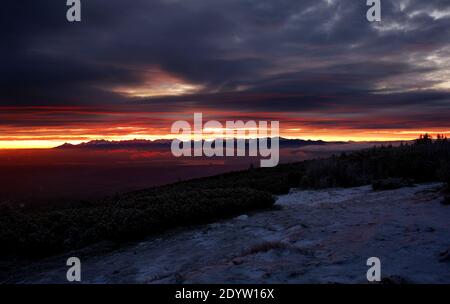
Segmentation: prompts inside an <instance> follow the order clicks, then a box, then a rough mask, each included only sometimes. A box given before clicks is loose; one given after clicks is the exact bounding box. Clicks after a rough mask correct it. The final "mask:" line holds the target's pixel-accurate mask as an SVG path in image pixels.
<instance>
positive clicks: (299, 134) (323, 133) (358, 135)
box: [0, 128, 450, 149]
mask: <svg viewBox="0 0 450 304" xmlns="http://www.w3.org/2000/svg"><path fill="white" fill-rule="evenodd" d="M69 133H70V132H69ZM424 133H428V134H431V135H432V136H433V137H435V136H436V134H445V135H447V134H450V131H449V130H446V131H440V130H396V131H392V130H336V131H333V130H331V129H326V130H302V129H301V128H294V129H284V130H282V131H281V132H280V136H281V137H284V138H289V139H304V140H323V141H357V142H367V141H402V140H404V141H407V140H414V139H416V138H418V137H419V135H420V134H424ZM216 137H217V136H216ZM173 138H179V139H182V140H189V139H192V136H187V137H186V136H185V137H183V136H179V135H176V134H156V135H155V134H153V135H151V134H142V133H130V134H123V135H104V136H103V135H101V134H89V135H73V136H70V135H68V136H65V137H52V136H39V135H36V136H33V135H31V134H30V136H18V137H12V136H11V137H4V136H0V149H49V148H54V147H57V146H60V145H63V144H64V143H70V144H80V143H83V142H88V141H91V140H109V141H123V140H134V139H145V140H157V139H173ZM203 138H204V139H208V140H210V139H213V138H214V135H211V134H208V135H205V136H204V137H203Z"/></svg>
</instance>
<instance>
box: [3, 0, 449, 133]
mask: <svg viewBox="0 0 450 304" xmlns="http://www.w3.org/2000/svg"><path fill="white" fill-rule="evenodd" d="M365 2H366V1H363V0H361V1H359V0H358V1H355V0H324V1H320V0H303V1H298V0H277V1H265V0H227V1H215V0H214V1H211V0H183V1H181V0H153V1H145V0H135V1H131V2H127V3H125V2H124V1H119V0H90V1H82V22H81V23H69V22H67V21H66V19H65V14H66V9H67V7H66V5H65V1H62V0H61V1H54V0H40V1H22V0H16V1H10V2H9V3H5V4H2V11H3V12H2V13H3V14H5V15H6V16H2V19H1V20H2V21H1V22H2V26H1V27H0V35H1V38H2V40H3V41H2V47H1V51H0V53H1V56H2V58H3V60H2V73H1V74H0V84H1V91H0V109H1V113H0V116H1V118H2V120H1V121H0V130H3V134H2V135H4V134H7V135H8V134H9V136H14V134H16V133H17V132H19V131H23V130H24V129H26V128H37V127H39V126H40V127H42V126H44V127H46V128H53V129H55V128H56V127H59V128H63V129H64V128H65V129H73V128H76V126H77V124H82V125H83V127H86V128H88V129H89V128H91V129H95V130H100V129H101V128H104V127H105V126H106V125H107V124H113V125H115V126H118V127H125V126H127V125H135V124H138V125H139V127H143V128H145V127H148V128H151V129H152V130H153V131H154V132H156V131H155V130H160V132H162V131H161V130H163V129H164V130H165V129H167V128H168V127H170V125H169V126H167V122H168V121H170V120H171V119H172V120H176V119H177V118H179V117H184V116H185V115H187V114H190V115H192V113H193V111H202V112H204V113H210V115H211V118H218V119H227V118H231V119H234V118H235V117H237V116H248V118H259V117H266V118H267V119H275V118H276V119H280V120H281V123H282V125H283V122H284V125H285V126H286V129H289V128H291V129H295V128H299V129H302V128H303V129H311V130H312V129H350V130H351V129H358V130H360V129H361V130H362V129H365V130H366V129H368V130H370V129H373V130H381V129H382V130H386V129H392V130H399V129H401V130H420V129H427V128H428V129H442V130H448V129H450V114H448V113H450V80H449V79H450V72H449V71H450V56H449V55H450V39H449V38H450V3H449V2H448V1H446V0H440V1H439V0H430V1H420V0H399V1H394V0H382V22H380V23H369V22H368V21H367V20H366V11H367V6H366V5H365ZM44 106H45V107H47V108H46V112H45V116H41V115H42V107H44ZM69 107H75V108H77V109H81V110H79V111H70V110H67V109H69ZM25 108H26V109H27V110H23V109H25ZM21 109H22V110H23V112H21ZM64 109H66V110H64ZM111 111H112V112H114V114H111ZM61 112H63V113H65V114H64V119H62V118H61V115H62V114H61ZM27 113H28V114H27ZM244 114H245V115H244ZM43 118H45V119H43ZM8 130H9V131H8ZM13 131H14V132H16V133H14V132H13ZM99 133H101V132H100V131H99ZM156 133H158V132H156ZM99 135H101V134H99ZM4 136H6V135H4Z"/></svg>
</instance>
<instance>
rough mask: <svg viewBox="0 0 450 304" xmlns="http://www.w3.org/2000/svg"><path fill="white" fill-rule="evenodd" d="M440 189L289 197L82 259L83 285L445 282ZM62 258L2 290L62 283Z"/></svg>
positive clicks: (449, 271)
mask: <svg viewBox="0 0 450 304" xmlns="http://www.w3.org/2000/svg"><path fill="white" fill-rule="evenodd" d="M439 189H440V185H439V184H425V185H418V186H416V187H407V188H402V189H398V190H390V191H380V192H374V191H372V190H371V188H370V187H369V186H365V187H358V188H349V189H326V190H319V191H295V190H294V191H291V193H290V194H288V195H283V196H280V197H279V198H278V200H277V203H276V206H279V207H278V208H275V209H274V210H270V211H263V212H257V213H254V214H249V215H248V216H246V215H243V216H240V217H238V218H235V219H230V220H225V221H221V222H218V223H214V224H210V225H203V226H197V227H192V228H189V229H188V228H184V229H178V230H175V231H171V232H168V233H166V234H163V235H160V236H158V237H152V238H148V239H147V240H145V241H143V242H141V243H139V244H134V245H130V246H127V247H123V248H121V249H119V250H115V251H111V252H107V253H99V254H95V255H93V254H90V255H87V256H86V257H84V256H83V255H82V256H80V258H81V262H82V265H81V266H82V281H83V282H84V283H365V282H367V281H366V272H367V269H368V266H366V261H367V259H368V258H369V257H378V258H380V260H381V275H382V277H383V278H394V277H395V278H396V279H397V280H405V281H408V282H415V283H450V261H449V260H450V258H449V256H450V253H449V252H447V253H446V251H447V250H449V249H450V207H446V206H444V205H442V204H440V202H441V200H442V197H441V194H440V193H439ZM74 254H75V253H73V255H74ZM67 257H68V256H67V255H65V256H60V257H53V258H50V259H48V260H46V261H44V262H40V263H36V264H34V265H27V267H24V268H23V269H18V270H17V273H16V275H15V276H13V277H11V278H10V279H8V280H7V281H8V282H22V283H23V282H31V283H50V282H51V283H66V270H67V269H68V267H67V266H65V264H66V259H67Z"/></svg>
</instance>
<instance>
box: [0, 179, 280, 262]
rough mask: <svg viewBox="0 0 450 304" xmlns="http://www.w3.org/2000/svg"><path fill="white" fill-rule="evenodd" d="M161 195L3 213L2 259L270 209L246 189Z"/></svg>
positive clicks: (266, 199) (263, 197)
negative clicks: (10, 255) (11, 255)
mask: <svg viewBox="0 0 450 304" xmlns="http://www.w3.org/2000/svg"><path fill="white" fill-rule="evenodd" d="M165 190H166V191H153V192H150V193H147V194H146V193H138V192H137V193H134V194H126V195H123V196H119V197H116V199H117V200H116V201H109V202H108V201H107V202H104V203H103V204H101V205H93V206H91V207H85V208H73V209H62V210H47V211H40V212H32V213H27V212H21V211H15V212H8V213H5V214H3V215H2V216H1V217H0V243H1V244H2V251H1V254H2V255H6V254H18V255H23V256H45V255H49V254H52V253H57V252H61V251H64V250H73V249H76V248H80V247H82V246H85V245H88V244H92V243H95V242H98V241H101V240H112V241H116V242H117V241H118V242H120V241H128V240H134V239H137V238H140V237H143V236H146V235H148V234H151V233H155V232H159V231H162V230H164V229H168V228H172V227H176V226H182V225H191V224H200V223H206V222H210V221H213V220H215V219H218V218H224V217H229V216H234V215H238V214H242V213H243V212H248V211H250V210H254V209H258V208H259V209H260V208H268V207H271V206H272V205H273V204H274V199H273V198H272V195H271V194H270V193H267V192H263V191H258V190H254V189H250V188H236V189H231V188H226V189H198V190H197V189H194V188H185V187H179V186H173V187H168V188H166V189H165Z"/></svg>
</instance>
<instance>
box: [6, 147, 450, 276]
mask: <svg viewBox="0 0 450 304" xmlns="http://www.w3.org/2000/svg"><path fill="white" fill-rule="evenodd" d="M449 160H450V143H449V142H448V141H447V140H439V141H429V140H427V141H424V140H420V141H417V142H416V143H415V144H411V145H402V146H400V147H379V148H371V149H366V150H362V151H357V152H353V153H347V154H345V153H343V154H341V155H340V156H332V157H330V158H326V159H318V160H310V161H304V162H298V163H292V164H283V165H279V166H277V167H275V168H258V169H250V170H247V171H241V172H232V173H227V174H222V175H218V176H215V177H208V178H201V179H195V180H190V181H185V182H179V183H175V184H172V185H168V186H161V187H154V188H148V189H146V190H140V191H134V192H128V193H125V194H118V195H115V196H112V197H107V198H104V199H102V200H98V201H91V202H84V203H79V204H72V205H67V206H64V207H60V206H57V207H49V208H39V209H27V208H17V207H16V208H15V207H11V206H3V207H2V208H1V210H0V243H1V244H2V251H1V253H0V255H1V257H2V258H1V260H2V262H1V267H2V272H1V273H2V274H3V276H4V278H3V279H5V277H9V276H10V274H11V272H13V273H14V272H15V265H18V264H21V263H25V264H27V263H28V262H27V260H29V259H36V258H42V257H46V256H51V255H54V254H58V253H63V252H69V251H73V250H76V249H80V248H83V247H84V246H87V245H93V244H96V243H97V244H98V243H100V242H109V243H110V244H113V245H114V246H118V245H120V244H124V243H127V242H129V241H136V240H142V239H144V238H145V237H147V236H150V235H160V234H161V233H162V232H164V231H165V230H169V229H173V228H180V227H186V226H192V225H197V224H206V223H212V222H215V221H217V220H220V219H223V218H230V217H234V216H238V215H242V214H247V213H249V212H251V211H254V210H258V209H260V210H267V209H270V208H273V205H274V203H275V196H274V195H281V194H287V193H288V192H289V190H290V189H291V188H299V189H303V190H305V189H324V188H336V187H344V188H349V187H359V186H363V185H368V184H371V183H373V185H374V186H373V188H374V189H376V190H378V191H384V190H395V189H396V188H404V187H405V186H410V185H413V184H418V183H427V182H436V181H441V182H444V183H445V182H447V186H442V187H441V189H437V190H435V191H438V192H439V195H437V197H436V200H438V199H440V200H441V201H442V202H443V203H445V202H446V198H445V197H446V195H447V194H445V193H446V192H445V191H448V189H447V190H446V188H445V187H448V180H449V172H450V170H449V169H448V168H449V163H450V162H449ZM375 193H376V192H375ZM400 193H401V192H400ZM380 197H382V198H383V199H384V200H387V196H380ZM374 199H375V200H377V197H376V196H375V197H374ZM405 199H406V198H405ZM401 200H402V198H401V197H399V198H398V201H399V202H400V201H401ZM408 200H409V199H408ZM348 201H349V204H350V205H351V206H353V203H354V202H352V199H349V200H348ZM299 203H301V202H299ZM447 203H448V200H447ZM350 205H349V206H350ZM358 206H359V205H358ZM430 206H431V205H430ZM339 208H340V207H339ZM355 208H357V207H356V206H355ZM383 208H386V209H387V212H388V214H389V212H390V211H389V204H388V203H386V204H383ZM392 212H395V211H392ZM317 216H318V215H317ZM395 220H396V219H394V221H395ZM411 220H413V219H412V218H411ZM427 220H428V219H427ZM368 221H369V222H370V221H371V219H368ZM336 224H339V221H337V220H336ZM283 229H284V228H283ZM385 238H386V239H388V236H385ZM280 246H284V245H280ZM173 258H174V259H175V258H176V257H175V256H174V257H173Z"/></svg>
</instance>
